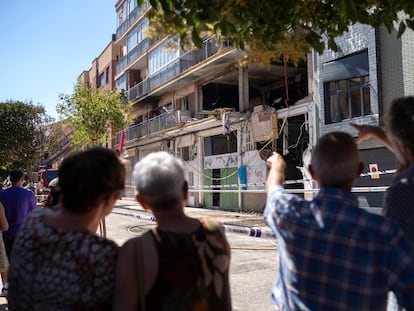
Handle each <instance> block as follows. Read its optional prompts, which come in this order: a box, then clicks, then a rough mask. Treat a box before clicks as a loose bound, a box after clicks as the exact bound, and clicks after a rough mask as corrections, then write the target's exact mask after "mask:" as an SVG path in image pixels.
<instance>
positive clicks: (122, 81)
mask: <svg viewBox="0 0 414 311" xmlns="http://www.w3.org/2000/svg"><path fill="white" fill-rule="evenodd" d="M115 84H116V88H117V90H122V89H123V90H126V89H127V84H126V74H125V73H124V74H123V75H122V76H120V77H119V78H118V79H117V80H116V81H115Z"/></svg>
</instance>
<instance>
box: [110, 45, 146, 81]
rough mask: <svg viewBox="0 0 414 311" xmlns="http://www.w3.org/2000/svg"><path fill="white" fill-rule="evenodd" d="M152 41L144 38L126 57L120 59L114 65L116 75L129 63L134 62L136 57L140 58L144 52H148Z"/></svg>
mask: <svg viewBox="0 0 414 311" xmlns="http://www.w3.org/2000/svg"><path fill="white" fill-rule="evenodd" d="M152 42H153V40H151V39H149V38H145V39H144V40H142V41H141V42H140V43H138V44H137V46H136V47H134V48H133V49H132V50H131V51H129V53H128V54H127V55H125V56H124V57H122V58H121V59H120V60H119V61H118V62H117V63H116V69H115V70H116V74H118V73H119V72H121V70H122V69H124V68H125V67H126V66H128V65H129V64H130V63H132V62H133V61H134V60H136V59H137V58H138V57H140V56H141V55H142V54H144V52H146V51H147V50H148V48H149V47H150V45H151V44H152Z"/></svg>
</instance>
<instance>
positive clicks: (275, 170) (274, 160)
mask: <svg viewBox="0 0 414 311" xmlns="http://www.w3.org/2000/svg"><path fill="white" fill-rule="evenodd" d="M266 165H267V166H268V167H269V168H270V170H269V174H268V176H267V180H266V192H268V191H269V189H270V187H271V186H281V185H283V182H284V181H285V167H286V162H285V160H284V159H283V157H282V156H281V155H280V154H278V153H277V152H273V155H272V156H271V157H270V158H268V159H267V160H266Z"/></svg>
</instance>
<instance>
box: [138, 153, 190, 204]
mask: <svg viewBox="0 0 414 311" xmlns="http://www.w3.org/2000/svg"><path fill="white" fill-rule="evenodd" d="M133 176H134V181H135V187H136V189H137V192H138V193H139V194H140V196H141V198H142V199H143V200H144V202H145V203H147V204H148V205H149V206H150V207H151V208H153V209H156V210H167V209H172V208H175V207H177V206H179V205H180V204H181V203H182V199H183V189H184V184H185V183H186V179H185V168H184V164H183V162H182V161H181V160H180V159H178V158H176V157H174V156H173V155H172V154H170V153H168V152H163V151H161V152H154V153H150V154H149V155H147V156H146V157H144V158H143V159H142V160H140V161H139V162H138V163H137V164H135V167H134V172H133Z"/></svg>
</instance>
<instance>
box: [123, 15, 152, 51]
mask: <svg viewBox="0 0 414 311" xmlns="http://www.w3.org/2000/svg"><path fill="white" fill-rule="evenodd" d="M147 29H148V19H145V20H143V21H142V22H140V23H139V24H138V25H137V26H136V27H135V28H134V29H133V30H132V31H131V32H129V33H128V36H127V52H128V53H129V52H130V51H132V50H133V49H134V48H135V47H136V46H137V45H138V44H139V43H140V42H141V41H143V40H144V39H145V33H146V31H147Z"/></svg>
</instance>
